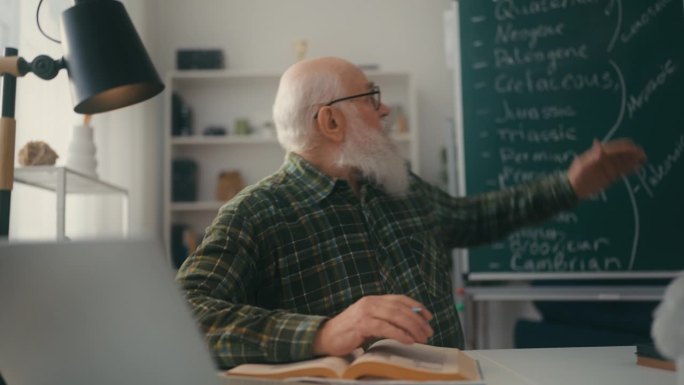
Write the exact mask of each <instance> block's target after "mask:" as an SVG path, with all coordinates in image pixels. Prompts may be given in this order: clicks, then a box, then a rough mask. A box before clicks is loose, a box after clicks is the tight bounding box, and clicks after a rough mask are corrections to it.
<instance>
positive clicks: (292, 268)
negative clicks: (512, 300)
mask: <svg viewBox="0 0 684 385" xmlns="http://www.w3.org/2000/svg"><path fill="white" fill-rule="evenodd" d="M576 201H577V198H576V196H575V195H574V193H573V191H572V187H571V186H570V183H569V182H568V180H567V177H566V176H565V174H561V173H558V174H555V175H553V176H550V177H548V178H545V179H543V180H540V181H538V182H535V183H531V184H527V185H524V186H521V187H518V188H515V189H509V190H506V191H502V192H496V193H490V194H485V195H481V196H477V197H473V198H453V197H450V196H449V195H447V194H445V193H444V192H442V191H441V190H440V189H438V188H436V187H433V186H431V185H429V184H427V183H426V182H424V181H422V180H421V179H419V178H418V177H417V176H415V175H411V188H410V193H409V195H408V196H407V197H405V198H393V197H390V196H388V195H387V194H385V193H384V192H382V191H381V190H380V189H378V188H376V186H374V185H373V184H370V183H366V182H363V181H361V182H360V195H359V197H357V196H356V195H355V194H354V192H353V191H352V189H351V187H350V185H349V184H348V183H347V182H346V181H344V180H339V179H334V178H331V177H329V176H327V175H326V174H324V173H322V172H321V171H320V170H318V169H316V168H315V167H313V166H312V165H311V164H309V163H308V162H307V161H305V160H304V159H302V158H301V157H299V156H297V155H294V154H289V155H288V157H287V159H286V161H285V163H284V164H283V166H282V167H281V168H280V170H279V171H278V172H276V173H275V174H273V175H271V176H269V177H267V178H266V179H264V180H262V181H261V182H259V183H257V184H255V185H253V186H250V187H248V188H246V189H245V190H243V191H242V192H241V193H240V194H239V195H238V196H236V197H235V198H233V199H232V200H231V201H229V202H228V203H227V204H226V205H224V206H223V207H222V208H221V210H220V211H219V213H218V216H217V217H216V219H215V220H214V222H213V223H212V225H211V226H210V227H209V228H208V229H207V232H206V235H205V237H204V240H203V242H202V244H201V245H200V247H199V248H198V249H197V251H196V252H195V253H194V255H192V256H190V257H189V258H188V259H187V260H186V261H185V263H184V264H183V266H182V267H181V268H180V270H179V272H178V281H179V282H180V283H181V285H182V287H183V289H184V291H185V294H186V296H187V298H188V299H189V301H190V304H191V306H192V308H193V311H194V314H195V316H196V317H197V319H198V320H199V322H200V324H201V326H202V328H203V330H204V332H205V333H206V338H207V340H208V342H209V344H210V347H211V349H212V352H213V354H214V355H215V357H216V359H217V361H218V363H219V365H220V366H221V367H222V368H230V367H233V366H235V365H238V364H241V363H245V362H283V361H294V360H303V359H309V358H312V348H313V340H314V337H315V335H316V332H317V331H318V329H319V327H320V326H321V323H322V322H324V321H325V320H326V319H328V318H329V317H332V316H335V315H336V314H338V313H340V312H342V311H343V310H344V309H346V308H347V307H348V306H349V305H351V304H352V303H354V302H356V301H357V300H358V299H360V298H361V297H363V296H366V295H379V294H405V295H407V296H409V297H411V298H414V299H415V300H417V301H419V302H421V303H423V304H424V305H425V306H427V308H428V309H429V310H430V311H431V312H432V313H433V314H434V316H435V318H434V320H433V321H432V323H431V326H432V328H433V329H434V335H433V336H432V338H431V339H430V340H429V341H428V343H430V344H433V345H439V346H454V347H461V348H462V347H463V335H462V332H461V327H460V323H459V319H458V315H457V313H456V309H455V306H454V301H453V296H452V288H451V279H450V275H449V270H450V264H451V258H450V257H449V253H448V251H449V249H450V248H453V247H465V246H473V245H478V244H482V243H486V242H490V241H493V240H495V239H498V238H501V237H502V236H504V235H505V234H507V233H509V232H510V231H512V230H514V229H516V228H518V227H520V226H522V225H526V224H530V223H533V222H536V221H539V220H542V219H545V218H548V217H550V216H551V215H553V214H556V213H558V212H559V211H560V210H563V209H567V208H570V207H573V206H574V205H575V203H576Z"/></svg>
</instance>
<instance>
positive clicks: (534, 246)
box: [509, 229, 622, 272]
mask: <svg viewBox="0 0 684 385" xmlns="http://www.w3.org/2000/svg"><path fill="white" fill-rule="evenodd" d="M608 246H610V241H609V240H608V238H606V237H598V238H595V239H589V240H583V239H566V235H565V233H563V232H554V231H549V230H548V229H547V230H542V231H539V232H536V233H533V232H521V233H519V234H516V235H515V236H511V237H509V250H510V252H511V260H510V266H509V267H510V268H511V270H513V271H525V272H534V271H604V270H619V269H620V268H621V267H622V262H621V261H620V259H619V258H615V257H605V256H601V255H600V253H601V252H602V249H604V248H606V247H608ZM597 253H598V254H599V255H594V254H597ZM578 254H580V255H578Z"/></svg>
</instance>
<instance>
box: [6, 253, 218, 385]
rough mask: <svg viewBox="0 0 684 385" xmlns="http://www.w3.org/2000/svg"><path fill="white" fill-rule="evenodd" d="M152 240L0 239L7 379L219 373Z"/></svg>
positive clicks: (181, 379)
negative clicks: (19, 241)
mask: <svg viewBox="0 0 684 385" xmlns="http://www.w3.org/2000/svg"><path fill="white" fill-rule="evenodd" d="M173 276H174V272H173V271H172V269H171V268H170V266H169V263H168V262H167V261H165V257H164V254H163V252H162V249H161V247H160V246H159V245H158V244H157V243H156V242H152V241H104V242H103V241H98V242H72V243H42V244H41V243H30V244H29V243H25V244H12V243H9V244H8V243H4V244H0V373H2V376H3V377H4V378H5V380H6V382H7V383H8V384H9V385H42V384H46V385H47V384H51V385H55V384H57V385H60V384H64V385H67V384H68V385H81V384H83V385H85V384H88V385H94V384H102V385H110V384H111V385H123V384H126V385H134V384H138V385H145V384H155V385H161V384H163V385H174V384H178V385H181V384H183V385H187V384H198V385H204V384H216V383H219V379H218V377H217V374H216V369H215V368H214V366H213V362H212V360H211V357H210V355H209V352H208V349H207V347H206V346H205V344H204V342H203V341H202V339H201V336H200V331H199V328H198V326H197V324H196V323H195V322H194V320H193V319H192V315H191V313H190V308H189V306H188V304H187V303H186V301H185V299H184V298H183V297H182V295H181V293H180V290H179V288H178V287H177V285H176V283H175V282H174V280H173Z"/></svg>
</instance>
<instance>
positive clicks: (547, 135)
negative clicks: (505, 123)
mask: <svg viewBox="0 0 684 385" xmlns="http://www.w3.org/2000/svg"><path fill="white" fill-rule="evenodd" d="M496 134H497V136H498V138H499V140H501V141H504V142H510V143H516V142H528V143H557V142H574V141H576V140H577V129H576V128H575V127H565V125H564V124H562V123H561V124H558V125H557V126H556V127H552V128H549V129H545V130H532V129H529V130H525V129H523V128H499V129H497V130H496Z"/></svg>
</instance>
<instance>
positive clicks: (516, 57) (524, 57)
mask: <svg viewBox="0 0 684 385" xmlns="http://www.w3.org/2000/svg"><path fill="white" fill-rule="evenodd" d="M588 58H589V55H588V53H587V45H586V44H580V45H576V46H567V47H558V48H554V49H550V50H548V51H543V50H523V49H520V48H518V47H514V48H494V65H495V66H496V67H497V68H507V67H515V66H525V65H530V64H540V63H548V64H547V66H546V73H548V74H549V75H551V74H553V73H554V72H556V69H557V68H558V61H559V60H572V59H582V60H587V59H588Z"/></svg>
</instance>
